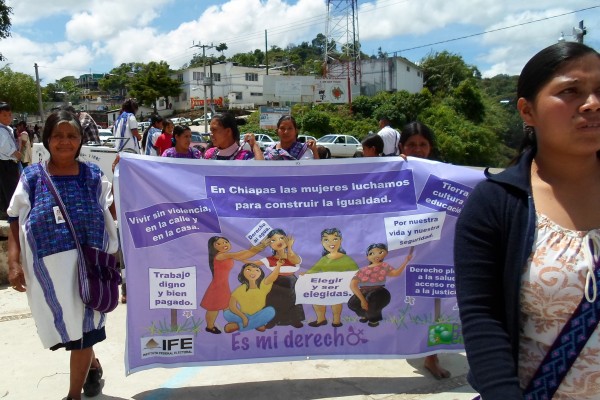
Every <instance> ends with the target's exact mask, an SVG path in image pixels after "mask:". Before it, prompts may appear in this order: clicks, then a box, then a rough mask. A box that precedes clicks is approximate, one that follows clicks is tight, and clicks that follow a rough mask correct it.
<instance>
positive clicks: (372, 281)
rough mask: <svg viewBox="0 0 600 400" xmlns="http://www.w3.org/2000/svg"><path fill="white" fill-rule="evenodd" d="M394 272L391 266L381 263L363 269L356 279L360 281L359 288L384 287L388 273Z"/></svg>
mask: <svg viewBox="0 0 600 400" xmlns="http://www.w3.org/2000/svg"><path fill="white" fill-rule="evenodd" d="M393 270H394V268H393V267H392V266H391V265H389V264H388V263H386V262H381V263H379V264H377V265H369V266H367V267H363V268H361V269H360V270H359V271H358V272H357V273H356V275H355V276H354V277H355V278H356V279H358V287H364V286H382V285H385V281H386V278H387V275H388V273H389V272H391V271H393Z"/></svg>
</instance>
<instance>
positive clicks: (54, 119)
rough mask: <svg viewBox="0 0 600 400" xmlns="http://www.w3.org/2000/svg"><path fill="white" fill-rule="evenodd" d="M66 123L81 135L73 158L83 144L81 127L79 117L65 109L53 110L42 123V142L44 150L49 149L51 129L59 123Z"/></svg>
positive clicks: (76, 155) (77, 155)
mask: <svg viewBox="0 0 600 400" xmlns="http://www.w3.org/2000/svg"><path fill="white" fill-rule="evenodd" d="M62 123H68V124H69V125H71V126H72V127H74V128H75V129H77V132H79V136H81V142H80V143H79V148H78V149H77V153H75V158H77V157H79V152H80V151H81V146H83V133H82V129H81V124H80V123H79V118H78V117H77V116H76V115H75V114H73V113H71V112H69V111H65V110H60V111H55V112H53V113H52V114H50V115H49V116H48V118H46V123H45V124H44V131H43V133H42V143H43V144H44V147H45V148H46V150H48V151H50V136H51V135H52V131H53V130H54V128H56V127H57V126H58V125H59V124H62Z"/></svg>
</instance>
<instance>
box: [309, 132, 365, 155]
mask: <svg viewBox="0 0 600 400" xmlns="http://www.w3.org/2000/svg"><path fill="white" fill-rule="evenodd" d="M317 145H318V146H323V147H325V148H326V149H327V152H328V153H329V156H330V157H356V156H357V154H359V153H362V145H361V144H360V142H359V141H358V139H357V138H355V137H354V136H350V135H325V136H323V137H322V138H320V139H319V140H317Z"/></svg>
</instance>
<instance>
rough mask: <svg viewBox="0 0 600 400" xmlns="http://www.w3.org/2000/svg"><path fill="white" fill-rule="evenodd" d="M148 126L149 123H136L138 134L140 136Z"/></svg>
mask: <svg viewBox="0 0 600 400" xmlns="http://www.w3.org/2000/svg"><path fill="white" fill-rule="evenodd" d="M149 126H150V121H141V122H138V132H139V133H140V134H142V132H144V131H145V130H146V129H147V128H148V127H149Z"/></svg>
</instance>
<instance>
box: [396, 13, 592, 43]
mask: <svg viewBox="0 0 600 400" xmlns="http://www.w3.org/2000/svg"><path fill="white" fill-rule="evenodd" d="M598 7H600V5H598V6H592V7H587V8H582V9H580V10H575V11H570V12H566V13H563V14H557V15H552V16H550V17H545V18H540V19H536V20H533V21H528V22H522V23H520V24H516V25H510V26H504V27H502V28H496V29H490V30H489V31H483V32H479V33H473V34H471V35H465V36H460V37H457V38H453V39H447V40H441V41H439V42H435V43H429V44H423V45H420V46H415V47H410V48H407V49H402V50H396V51H390V52H388V53H401V52H403V51H410V50H416V49H422V48H423V47H429V46H435V45H438V44H443V43H449V42H455V41H457V40H463V39H468V38H471V37H475V36H481V35H485V34H486V33H494V32H499V31H504V30H507V29H512V28H518V27H520V26H524V25H529V24H533V23H536V22H541V21H546V20H549V19H553V18H558V17H564V16H565V15H570V14H575V13H578V12H582V11H588V10H591V9H593V8H598Z"/></svg>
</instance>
